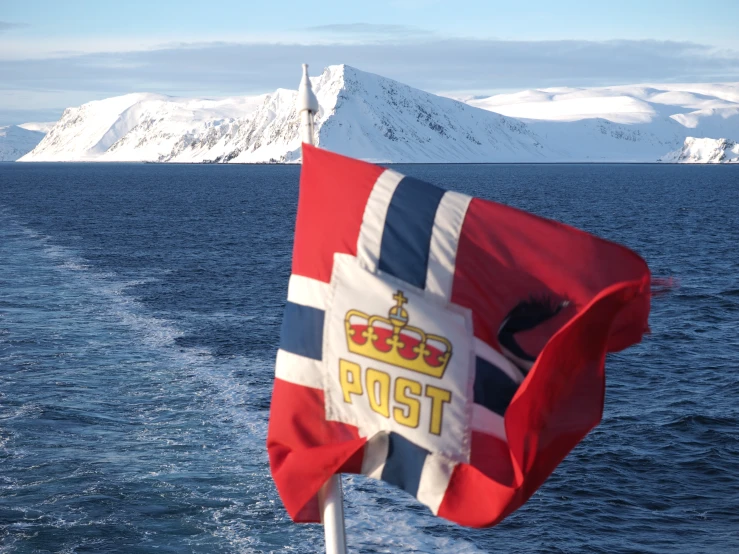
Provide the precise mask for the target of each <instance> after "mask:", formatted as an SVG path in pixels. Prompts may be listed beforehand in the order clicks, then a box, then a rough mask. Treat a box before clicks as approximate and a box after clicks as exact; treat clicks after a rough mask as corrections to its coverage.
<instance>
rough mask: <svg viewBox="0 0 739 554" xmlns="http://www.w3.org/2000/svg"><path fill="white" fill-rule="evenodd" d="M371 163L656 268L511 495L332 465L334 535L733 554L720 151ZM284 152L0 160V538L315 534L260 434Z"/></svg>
mask: <svg viewBox="0 0 739 554" xmlns="http://www.w3.org/2000/svg"><path fill="white" fill-rule="evenodd" d="M393 167H394V169H396V170H398V171H400V172H402V173H405V174H407V175H411V176H414V177H417V178H420V179H423V180H426V181H430V182H432V183H435V184H439V185H441V186H443V187H445V188H448V189H452V190H457V191H461V192H465V193H468V194H473V195H477V196H481V197H484V198H487V199H491V200H495V201H497V202H502V203H505V204H509V205H511V206H515V207H517V208H521V209H524V210H528V211H531V212H533V213H536V214H538V215H541V216H544V217H548V218H553V219H555V220H558V221H562V222H565V223H568V224H570V225H574V226H576V227H580V228H582V229H584V230H586V231H589V232H591V233H594V234H596V235H598V236H601V237H605V238H607V239H610V240H613V241H617V242H620V243H623V244H625V245H627V246H628V247H630V248H632V249H633V250H635V251H636V252H638V253H639V254H640V255H641V256H643V257H644V258H645V259H646V260H647V262H648V263H649V266H650V268H651V270H652V273H653V275H654V276H657V277H661V278H670V279H672V286H671V287H670V288H669V290H668V291H667V292H665V293H664V294H661V295H659V296H656V297H655V298H654V299H653V306H652V313H651V317H650V326H651V334H649V335H647V336H645V338H644V340H643V342H642V343H640V344H639V345H636V346H634V347H631V348H629V349H628V350H626V351H623V352H621V353H618V354H614V355H610V356H609V357H608V360H607V374H608V381H607V392H606V400H605V412H604V415H603V421H602V423H601V424H600V426H598V427H597V428H596V429H595V430H594V431H593V432H591V433H590V435H588V436H587V437H586V438H585V440H583V441H582V443H581V444H580V445H579V446H577V448H575V449H574V450H573V451H572V453H570V455H569V456H568V457H567V458H566V459H565V460H564V461H563V462H562V463H561V465H560V466H559V467H558V468H557V470H556V471H555V472H554V473H553V475H552V476H551V477H550V478H549V480H548V481H547V482H546V483H545V484H544V485H543V486H542V487H541V489H540V490H539V491H538V492H537V493H536V494H535V495H534V496H533V497H532V498H531V499H530V500H529V502H528V503H527V504H526V505H525V506H523V507H522V508H521V509H519V510H518V511H517V512H515V513H514V514H513V515H511V516H510V517H509V518H508V519H506V520H505V521H503V522H502V523H501V524H499V525H498V526H496V527H493V528H489V529H467V528H463V527H459V526H457V525H454V524H451V523H449V522H446V521H444V520H442V519H440V518H436V517H434V516H432V515H431V513H430V512H428V510H427V509H426V508H425V507H423V506H422V505H420V504H419V503H418V502H416V501H415V500H414V499H413V498H412V497H410V496H408V495H407V494H405V493H404V492H402V491H399V490H396V489H394V488H392V487H391V486H388V485H385V484H383V483H381V482H378V481H373V480H369V479H366V478H363V477H357V476H345V477H344V481H343V482H344V488H345V499H346V513H347V534H348V544H349V550H350V552H352V553H358V552H362V553H379V552H391V553H395V552H429V553H432V552H433V553H435V552H442V553H445V552H449V553H454V554H462V553H476V552H495V553H506V554H508V553H535V552H536V553H554V554H556V553H579V552H584V553H632V552H633V553H686V554H687V553H690V554H695V553H699V552H700V553H703V552H709V553H721V554H724V553H729V554H730V553H739V166H735V167H731V166H684V165H681V166H674V165H598V164H588V165H396V166H393ZM299 172H300V167H299V166H279V165H271V166H267V165H151V164H75V163H69V164H0V552H3V553H11V552H12V553H44V552H61V553H78V552H79V553H82V552H85V553H89V552H96V553H97V552H100V553H111V552H125V553H139V552H140V553H149V552H172V553H179V552H202V553H221V552H223V553H227V552H244V553H246V552H300V553H302V552H320V551H322V549H323V530H322V527H320V526H318V525H297V524H294V523H292V522H291V521H290V519H289V517H288V516H287V514H286V512H285V510H284V508H283V506H282V504H281V502H280V499H279V497H278V495H277V492H276V489H275V486H274V484H273V482H272V479H271V478H270V474H269V468H268V461H267V453H266V448H265V439H266V432H267V420H268V414H269V406H270V394H271V389H272V380H273V372H274V360H275V354H276V350H277V344H278V335H279V329H280V322H281V317H282V310H283V306H284V302H285V298H286V293H287V282H288V276H289V273H290V259H291V250H292V234H293V225H294V220H295V209H296V202H297V195H298V178H299ZM347 186H351V184H349V183H348V184H347Z"/></svg>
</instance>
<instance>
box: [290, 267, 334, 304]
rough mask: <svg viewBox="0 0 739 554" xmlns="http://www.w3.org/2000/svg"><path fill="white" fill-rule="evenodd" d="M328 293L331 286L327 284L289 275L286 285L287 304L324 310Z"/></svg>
mask: <svg viewBox="0 0 739 554" xmlns="http://www.w3.org/2000/svg"><path fill="white" fill-rule="evenodd" d="M330 293H331V285H329V284H328V283H324V282H323V281H319V280H318V279H311V278H310V277H303V276H302V275H295V274H293V275H290V282H289V283H288V285H287V301H288V302H292V303H293V304H300V305H302V306H310V307H311V308H316V309H318V310H325V309H326V304H327V302H328V297H329V294H330Z"/></svg>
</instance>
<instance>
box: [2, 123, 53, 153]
mask: <svg viewBox="0 0 739 554" xmlns="http://www.w3.org/2000/svg"><path fill="white" fill-rule="evenodd" d="M43 138H44V133H43V132H41V131H33V130H29V129H24V128H23V126H21V125H8V126H7V127H0V162H13V161H15V160H17V159H18V158H20V157H21V156H24V155H25V154H27V153H28V152H30V151H31V150H33V149H34V148H35V147H36V145H37V144H38V143H39V142H41V139H43Z"/></svg>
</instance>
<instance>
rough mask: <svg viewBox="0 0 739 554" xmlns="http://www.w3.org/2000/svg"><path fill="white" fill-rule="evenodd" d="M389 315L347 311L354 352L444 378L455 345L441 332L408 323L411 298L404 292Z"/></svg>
mask: <svg viewBox="0 0 739 554" xmlns="http://www.w3.org/2000/svg"><path fill="white" fill-rule="evenodd" d="M393 300H395V301H396V302H397V304H396V305H395V306H392V307H391V308H390V311H389V312H388V316H387V317H382V316H379V315H373V316H369V315H367V314H365V313H364V312H360V311H359V310H349V311H348V312H347V313H346V318H345V320H344V326H345V327H346V343H347V346H348V348H349V351H350V352H353V353H354V354H359V355H360V356H366V357H367V358H372V359H373V360H378V361H381V362H385V363H387V364H392V365H394V366H397V367H402V368H403V369H408V370H410V371H416V372H418V373H423V374H424V375H430V376H431V377H437V378H439V379H441V378H442V377H443V376H444V371H446V368H447V365H448V364H449V360H450V358H451V357H452V344H451V343H450V342H449V341H448V340H447V339H445V338H444V337H440V336H438V335H431V334H426V333H425V332H424V331H423V330H422V329H419V328H418V327H412V326H411V325H408V312H407V311H406V310H405V308H404V307H403V306H404V305H405V304H406V303H407V302H408V299H407V298H406V297H405V296H403V292H402V291H400V290H399V291H398V292H397V293H396V294H395V295H393Z"/></svg>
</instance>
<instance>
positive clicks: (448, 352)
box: [267, 145, 650, 527]
mask: <svg viewBox="0 0 739 554" xmlns="http://www.w3.org/2000/svg"><path fill="white" fill-rule="evenodd" d="M649 305H650V275H649V269H648V268H647V265H646V263H645V262H644V261H643V260H642V259H641V258H640V257H639V256H638V255H636V254H635V253H633V252H632V251H630V250H628V249H627V248H625V247H623V246H620V245H618V244H614V243H611V242H608V241H605V240H602V239H599V238H597V237H594V236H592V235H589V234H587V233H584V232H582V231H579V230H577V229H574V228H572V227H569V226H567V225H563V224H561V223H557V222H555V221H550V220H546V219H543V218H540V217H537V216H534V215H532V214H529V213H526V212H523V211H520V210H517V209H514V208H510V207H507V206H503V205H501V204H497V203H495V202H490V201H486V200H481V199H478V198H472V197H469V196H467V195H464V194H460V193H457V192H453V191H444V190H443V189H440V188H438V187H436V186H433V185H431V184H428V183H424V182H422V181H419V180H417V179H413V178H410V177H405V176H403V175H401V174H399V173H397V172H395V171H393V170H390V169H384V168H381V167H378V166H375V165H372V164H368V163H364V162H361V161H357V160H353V159H350V158H346V157H343V156H339V155H336V154H332V153H330V152H327V151H324V150H320V149H317V148H314V147H311V146H308V145H303V169H302V174H301V179H300V195H299V201H298V214H297V220H296V226H295V243H294V251H293V265H292V275H291V277H290V282H289V285H288V298H287V303H286V306H285V314H284V319H283V325H282V331H281V337H280V347H279V350H278V354H277V360H276V368H275V382H274V391H273V396H272V405H271V411H270V422H269V431H268V438H267V448H268V452H269V459H270V468H271V471H272V476H273V478H274V480H275V483H276V485H277V489H278V491H279V493H280V496H281V498H282V500H283V502H284V504H285V507H286V509H287V511H288V513H289V514H290V516H291V517H292V518H293V520H295V521H299V522H318V521H320V512H319V506H318V499H317V493H318V490H319V489H320V487H321V486H322V485H323V484H324V483H325V482H326V480H327V479H328V478H329V477H330V476H331V475H332V474H334V473H362V474H365V475H368V476H371V477H374V478H378V479H382V480H384V481H386V482H389V483H391V484H393V485H396V486H398V487H400V488H402V489H403V490H405V491H407V492H408V493H410V494H412V495H413V496H415V497H416V498H417V499H418V500H419V501H420V502H422V503H423V504H425V505H426V506H427V507H428V508H429V509H430V510H431V511H432V512H433V513H434V514H436V515H439V516H441V517H444V518H446V519H449V520H451V521H454V522H457V523H459V524H462V525H468V526H474V527H483V526H489V525H494V524H496V523H497V522H499V521H501V520H502V519H503V518H504V517H506V516H507V515H508V514H510V513H511V512H513V511H514V510H516V509H517V508H518V507H519V506H521V505H522V504H523V503H524V502H526V500H527V499H528V498H529V497H530V496H531V495H532V494H533V493H534V492H535V491H536V490H537V488H538V487H539V486H540V485H541V484H542V483H543V482H544V481H545V480H546V478H547V477H548V476H549V475H550V474H551V473H552V471H554V469H555V468H556V467H557V465H558V464H559V462H560V461H561V460H562V459H564V457H565V456H566V455H567V454H568V452H569V451H570V450H572V448H574V447H575V445H577V443H578V442H579V441H580V440H581V439H582V438H583V437H584V436H585V435H586V434H587V433H588V432H589V431H590V430H591V429H592V428H593V427H595V426H596V425H597V424H598V423H599V422H600V419H601V415H602V411H603V398H604V388H605V356H606V353H607V352H614V351H618V350H621V349H624V348H626V347H628V346H629V345H632V344H634V343H636V342H639V341H640V340H641V337H642V334H643V333H644V332H645V331H646V330H647V318H648V315H649Z"/></svg>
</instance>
